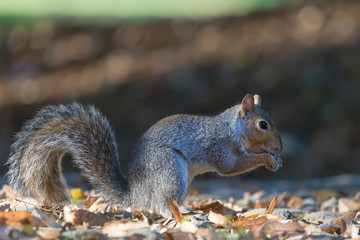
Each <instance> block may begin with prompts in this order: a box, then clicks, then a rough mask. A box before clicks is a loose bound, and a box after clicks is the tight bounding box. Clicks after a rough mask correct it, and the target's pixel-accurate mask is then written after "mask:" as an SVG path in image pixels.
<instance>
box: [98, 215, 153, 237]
mask: <svg viewBox="0 0 360 240" xmlns="http://www.w3.org/2000/svg"><path fill="white" fill-rule="evenodd" d="M148 227H149V224H148V223H147V222H144V221H133V220H124V219H122V220H116V221H112V222H107V223H105V225H104V227H103V229H102V232H103V233H104V234H107V235H108V237H124V236H125V235H126V233H127V232H129V231H132V230H136V229H141V228H148Z"/></svg>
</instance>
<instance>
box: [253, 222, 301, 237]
mask: <svg viewBox="0 0 360 240" xmlns="http://www.w3.org/2000/svg"><path fill="white" fill-rule="evenodd" d="M252 231H253V233H254V236H255V238H256V239H272V238H278V237H282V238H284V237H291V236H295V235H299V234H303V233H304V232H305V229H304V228H303V227H302V226H300V225H299V223H298V222H297V221H293V220H289V221H268V222H266V223H264V224H263V225H261V226H260V227H259V228H253V229H252ZM284 233H286V236H284Z"/></svg>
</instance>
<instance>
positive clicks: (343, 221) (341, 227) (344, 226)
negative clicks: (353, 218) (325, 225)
mask: <svg viewBox="0 0 360 240" xmlns="http://www.w3.org/2000/svg"><path fill="white" fill-rule="evenodd" d="M344 232H346V222H345V220H344V219H342V218H341V219H340V233H344Z"/></svg>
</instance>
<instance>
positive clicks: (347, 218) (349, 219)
mask: <svg viewBox="0 0 360 240" xmlns="http://www.w3.org/2000/svg"><path fill="white" fill-rule="evenodd" d="M355 216H356V213H355V212H350V213H347V214H345V215H343V216H341V217H339V218H337V219H335V220H333V221H331V222H332V223H335V224H336V225H339V226H340V225H341V220H344V221H345V223H346V224H347V225H349V224H350V223H351V222H352V220H354V218H355Z"/></svg>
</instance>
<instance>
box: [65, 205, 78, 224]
mask: <svg viewBox="0 0 360 240" xmlns="http://www.w3.org/2000/svg"><path fill="white" fill-rule="evenodd" d="M75 210H77V209H75V207H73V206H72V207H70V206H64V210H63V211H64V222H69V223H73V224H74V225H79V224H82V223H80V222H79V221H78V219H76V217H75Z"/></svg>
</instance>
